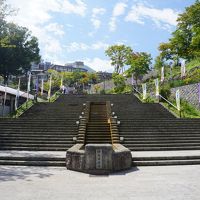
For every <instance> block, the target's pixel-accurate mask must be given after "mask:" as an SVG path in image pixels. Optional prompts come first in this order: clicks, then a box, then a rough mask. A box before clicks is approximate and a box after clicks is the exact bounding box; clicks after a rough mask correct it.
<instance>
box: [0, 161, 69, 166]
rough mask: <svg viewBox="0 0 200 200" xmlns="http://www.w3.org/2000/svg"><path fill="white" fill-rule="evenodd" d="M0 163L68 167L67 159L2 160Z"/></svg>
mask: <svg viewBox="0 0 200 200" xmlns="http://www.w3.org/2000/svg"><path fill="white" fill-rule="evenodd" d="M0 165H14V166H40V167H41V166H43V167H66V164H65V161H42V160H41V161H26V160H25V161H24V160H0Z"/></svg>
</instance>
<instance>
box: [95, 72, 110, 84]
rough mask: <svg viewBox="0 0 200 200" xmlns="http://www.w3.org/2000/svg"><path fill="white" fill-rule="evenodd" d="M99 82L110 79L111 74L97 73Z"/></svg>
mask: <svg viewBox="0 0 200 200" xmlns="http://www.w3.org/2000/svg"><path fill="white" fill-rule="evenodd" d="M97 77H98V80H99V82H102V81H105V80H110V79H112V73H109V72H97Z"/></svg>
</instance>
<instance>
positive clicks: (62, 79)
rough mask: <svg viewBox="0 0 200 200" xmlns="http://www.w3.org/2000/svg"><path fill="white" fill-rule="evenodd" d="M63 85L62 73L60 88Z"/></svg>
mask: <svg viewBox="0 0 200 200" xmlns="http://www.w3.org/2000/svg"><path fill="white" fill-rule="evenodd" d="M62 86H63V75H62V77H61V80H60V88H62Z"/></svg>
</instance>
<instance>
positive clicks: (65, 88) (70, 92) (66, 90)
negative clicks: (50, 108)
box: [60, 85, 76, 94]
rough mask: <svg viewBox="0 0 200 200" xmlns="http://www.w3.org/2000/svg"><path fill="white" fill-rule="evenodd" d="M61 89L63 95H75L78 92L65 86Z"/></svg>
mask: <svg viewBox="0 0 200 200" xmlns="http://www.w3.org/2000/svg"><path fill="white" fill-rule="evenodd" d="M60 89H61V92H62V94H74V93H75V92H76V89H75V88H74V87H66V86H64V85H62V86H61V88H60Z"/></svg>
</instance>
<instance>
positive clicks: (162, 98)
mask: <svg viewBox="0 0 200 200" xmlns="http://www.w3.org/2000/svg"><path fill="white" fill-rule="evenodd" d="M133 89H134V90H135V91H136V92H137V93H139V94H141V95H142V93H141V92H140V91H139V90H137V89H136V88H135V87H133ZM156 97H160V98H162V99H164V100H165V101H166V102H167V103H168V104H170V105H171V106H172V107H174V108H175V109H176V110H177V111H178V112H179V116H180V117H181V110H179V109H178V107H177V106H175V105H174V104H173V103H171V102H170V101H168V100H167V99H166V98H164V97H163V96H162V95H160V94H159V96H156Z"/></svg>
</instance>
